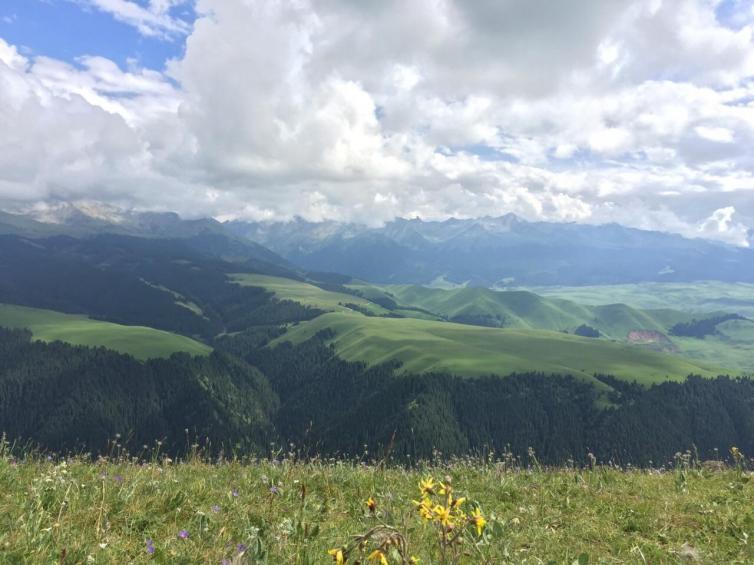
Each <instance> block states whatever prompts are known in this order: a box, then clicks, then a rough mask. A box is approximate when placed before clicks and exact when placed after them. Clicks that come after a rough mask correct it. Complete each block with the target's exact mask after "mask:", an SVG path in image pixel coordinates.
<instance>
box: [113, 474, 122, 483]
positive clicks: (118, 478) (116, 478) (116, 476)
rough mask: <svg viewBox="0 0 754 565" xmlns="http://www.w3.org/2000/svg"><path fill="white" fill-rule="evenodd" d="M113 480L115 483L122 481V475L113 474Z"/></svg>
mask: <svg viewBox="0 0 754 565" xmlns="http://www.w3.org/2000/svg"><path fill="white" fill-rule="evenodd" d="M113 480H114V481H115V482H116V483H122V482H123V475H115V476H114V477H113Z"/></svg>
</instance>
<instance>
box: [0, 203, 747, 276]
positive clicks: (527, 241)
mask: <svg viewBox="0 0 754 565" xmlns="http://www.w3.org/2000/svg"><path fill="white" fill-rule="evenodd" d="M40 220H43V221H40ZM0 233H6V234H15V235H24V236H30V237H44V236H51V235H68V236H72V237H85V236H88V235H93V234H98V233H113V234H120V235H130V236H137V237H157V238H180V239H186V240H187V241H189V242H190V243H191V245H195V246H198V247H200V248H204V249H205V250H208V251H209V250H211V248H212V247H218V246H219V247H221V248H222V252H220V250H219V247H218V249H216V250H215V251H216V252H218V253H220V255H221V256H222V257H223V258H226V259H239V258H240V259H250V258H254V259H259V260H264V261H267V262H269V263H273V264H275V263H277V264H286V265H288V266H291V264H292V265H296V266H298V267H301V268H303V269H304V270H308V271H319V272H335V273H341V274H344V275H348V276H351V277H355V278H359V279H364V280H369V281H372V282H377V283H393V284H422V285H434V286H456V285H470V286H486V287H504V288H508V287H516V286H526V285H543V286H544V285H574V286H575V285H590V284H618V283H635V282H690V281H698V280H719V281H725V282H737V281H749V280H752V279H753V278H754V249H750V248H745V247H736V246H732V245H727V244H723V243H720V242H714V241H709V240H704V239H688V238H684V237H682V236H680V235H676V234H669V233H663V232H656V231H645V230H639V229H635V228H627V227H624V226H621V225H618V224H605V225H586V224H577V223H553V222H528V221H526V220H523V219H521V218H520V217H518V216H516V215H514V214H507V215H505V216H501V217H495V218H493V217H484V218H477V219H455V218H451V219H448V220H445V221H423V220H421V219H403V218H398V219H395V220H393V221H391V222H388V223H386V224H384V225H383V226H382V227H377V228H372V227H368V226H365V225H361V224H353V223H339V222H334V221H326V222H309V221H305V220H303V219H300V218H296V219H294V220H293V221H290V222H245V221H231V222H225V223H221V222H218V221H217V220H215V219H212V218H202V219H191V220H184V219H181V218H180V217H179V216H178V215H177V214H174V213H152V212H132V211H122V210H118V209H116V208H112V207H88V208H80V207H76V206H73V205H66V206H62V207H59V208H58V209H57V210H55V211H54V213H50V212H47V213H45V214H44V215H42V216H41V217H40V216H37V217H36V218H35V217H31V216H22V215H17V214H8V213H4V212H0ZM220 242H222V243H220Z"/></svg>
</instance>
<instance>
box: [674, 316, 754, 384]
mask: <svg viewBox="0 0 754 565" xmlns="http://www.w3.org/2000/svg"><path fill="white" fill-rule="evenodd" d="M673 342H674V343H675V344H676V345H677V346H678V348H679V349H680V352H681V354H682V355H683V356H684V357H687V358H689V359H698V360H699V361H701V362H703V363H720V362H721V360H723V359H724V360H725V363H726V365H727V366H729V367H732V368H736V369H740V370H741V371H744V372H747V373H751V374H754V321H749V320H731V321H728V322H725V323H723V324H720V325H719V326H718V327H717V333H716V334H715V335H711V336H707V337H705V338H704V339H694V338H688V337H685V338H679V337H673Z"/></svg>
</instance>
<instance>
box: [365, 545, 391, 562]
mask: <svg viewBox="0 0 754 565" xmlns="http://www.w3.org/2000/svg"><path fill="white" fill-rule="evenodd" d="M367 559H368V560H369V561H375V562H379V564H380V565H388V562H387V557H385V554H384V553H382V551H380V550H379V549H375V550H374V551H373V552H372V553H370V554H369V557H367Z"/></svg>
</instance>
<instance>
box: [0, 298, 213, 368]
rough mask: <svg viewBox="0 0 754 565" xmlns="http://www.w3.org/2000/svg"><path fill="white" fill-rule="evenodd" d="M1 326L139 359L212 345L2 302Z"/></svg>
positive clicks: (202, 350)
mask: <svg viewBox="0 0 754 565" xmlns="http://www.w3.org/2000/svg"><path fill="white" fill-rule="evenodd" d="M0 326H3V327H9V328H28V329H29V330H31V332H32V334H33V335H34V338H35V339H39V340H42V341H56V340H60V341H65V342H67V343H71V344H73V345H87V346H93V347H98V346H101V347H107V348H108V349H113V350H115V351H120V352H121V353H128V354H131V355H133V356H134V357H136V358H138V359H149V358H154V357H168V356H170V355H172V354H173V353H176V352H178V351H184V352H186V353H190V354H191V355H206V354H208V353H209V352H210V351H211V348H210V347H208V346H206V345H204V344H202V343H199V342H198V341H195V340H193V339H189V338H187V337H184V336H181V335H177V334H174V333H170V332H165V331H161V330H155V329H153V328H147V327H143V326H124V325H120V324H113V323H110V322H102V321H99V320H92V319H90V318H88V317H86V316H80V315H72V314H63V313H61V312H54V311H52V310H41V309H38V308H26V307H23V306H11V305H7V304H0Z"/></svg>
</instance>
